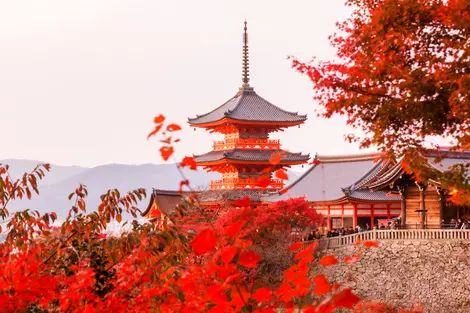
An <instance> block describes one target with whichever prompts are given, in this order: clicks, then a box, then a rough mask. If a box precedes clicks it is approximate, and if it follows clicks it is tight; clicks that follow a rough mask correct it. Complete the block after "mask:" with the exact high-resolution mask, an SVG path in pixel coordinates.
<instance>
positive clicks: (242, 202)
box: [235, 197, 251, 207]
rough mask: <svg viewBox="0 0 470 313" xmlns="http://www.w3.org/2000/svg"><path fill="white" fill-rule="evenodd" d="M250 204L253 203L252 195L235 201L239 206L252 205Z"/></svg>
mask: <svg viewBox="0 0 470 313" xmlns="http://www.w3.org/2000/svg"><path fill="white" fill-rule="evenodd" d="M250 205H251V199H250V197H244V198H243V199H241V200H237V201H235V206H238V207H245V206H250Z"/></svg>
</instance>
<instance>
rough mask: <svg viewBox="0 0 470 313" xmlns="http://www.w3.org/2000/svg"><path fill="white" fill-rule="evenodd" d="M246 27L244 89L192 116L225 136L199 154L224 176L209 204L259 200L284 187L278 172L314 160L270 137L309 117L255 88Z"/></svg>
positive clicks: (207, 197) (206, 198)
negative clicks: (274, 100)
mask: <svg viewBox="0 0 470 313" xmlns="http://www.w3.org/2000/svg"><path fill="white" fill-rule="evenodd" d="M244 30H245V31H244V34H243V62H242V64H243V66H242V83H243V84H242V87H241V88H239V90H238V92H237V94H236V95H235V96H233V97H232V98H231V99H229V100H228V101H227V102H225V103H224V104H222V105H221V106H219V107H218V108H216V109H214V110H213V111H211V112H209V113H206V114H203V115H197V116H196V117H195V118H189V119H188V123H189V124H190V125H191V126H193V127H200V128H205V129H207V130H209V131H210V132H211V133H213V132H218V133H221V134H223V135H224V140H223V141H216V142H214V145H213V150H212V151H211V152H208V153H206V154H203V155H196V156H194V158H195V160H196V163H197V164H198V166H203V167H204V168H205V169H206V170H207V171H216V172H219V173H221V174H222V178H221V179H220V180H216V181H212V182H211V183H210V192H205V193H202V194H201V197H200V201H201V202H202V203H204V204H206V205H210V204H220V203H221V202H224V203H226V202H231V201H236V200H240V199H243V198H245V197H249V198H250V200H251V201H253V202H259V201H260V200H261V198H262V197H263V196H264V195H266V194H268V193H269V192H270V191H279V190H281V189H282V188H283V187H284V183H283V181H282V180H279V179H275V178H274V177H273V173H274V172H275V171H276V170H279V169H285V168H288V167H290V166H291V165H297V164H303V163H305V162H307V160H308V159H309V155H304V154H301V153H291V152H288V151H284V150H282V149H281V143H280V141H279V140H274V139H270V133H273V132H277V131H282V130H283V129H284V128H287V127H291V126H296V125H300V124H303V123H304V122H305V120H306V119H307V116H306V115H299V114H297V113H294V112H288V111H285V110H283V109H281V108H279V107H277V106H275V105H273V104H271V103H270V102H268V101H267V100H265V99H264V98H262V97H260V96H259V95H258V94H257V93H256V92H255V91H254V89H253V87H251V86H250V84H249V81H250V78H249V58H248V34H247V27H246V21H245V28H244ZM273 159H276V161H275V162H273ZM273 163H275V164H273ZM260 182H263V183H260Z"/></svg>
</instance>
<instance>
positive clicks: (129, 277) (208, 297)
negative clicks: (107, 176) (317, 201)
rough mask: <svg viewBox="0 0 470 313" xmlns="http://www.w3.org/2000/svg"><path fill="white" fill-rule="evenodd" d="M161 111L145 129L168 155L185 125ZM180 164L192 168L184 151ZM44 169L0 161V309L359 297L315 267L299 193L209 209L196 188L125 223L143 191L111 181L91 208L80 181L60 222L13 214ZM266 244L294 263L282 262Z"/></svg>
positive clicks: (322, 305)
mask: <svg viewBox="0 0 470 313" xmlns="http://www.w3.org/2000/svg"><path fill="white" fill-rule="evenodd" d="M164 121H165V118H164V117H163V116H158V117H156V118H155V123H156V127H155V129H154V130H153V131H152V133H151V134H150V135H149V136H150V137H152V136H158V135H159V134H160V135H163V136H166V138H164V139H162V140H160V141H161V142H162V143H164V144H165V146H164V147H165V149H163V150H162V149H160V153H161V154H162V157H163V158H164V159H168V157H169V155H168V151H174V147H173V144H174V143H175V141H174V140H173V139H171V138H169V137H171V134H170V133H172V132H174V131H177V130H179V129H180V127H179V126H177V125H175V124H170V125H169V126H166V127H165V124H164ZM162 129H166V132H163V131H162ZM160 132H161V133H160ZM176 142H177V141H176ZM179 166H181V167H186V166H187V167H189V168H191V169H195V166H194V160H191V158H189V157H187V158H185V159H183V161H182V162H181V163H180V164H179ZM49 169H50V167H49V165H47V164H46V165H40V166H38V167H37V168H36V169H35V170H34V171H33V172H32V173H29V174H25V175H24V176H23V177H22V178H20V179H16V180H13V179H12V178H11V177H10V174H9V171H8V167H7V166H4V165H0V205H1V207H0V213H1V216H2V218H3V220H4V224H6V230H5V233H6V239H5V240H4V241H3V242H2V243H0V261H1V264H2V266H1V267H0V307H1V308H2V310H1V311H2V312H37V313H43V312H211V313H215V312H221V313H222V312H258V313H274V312H278V310H279V309H282V310H284V312H294V311H295V310H300V311H301V312H312V313H313V312H318V313H320V312H325V313H326V312H332V311H333V310H334V309H335V308H345V309H352V308H354V306H355V305H356V304H357V303H359V302H360V299H359V297H357V296H356V295H355V294H354V292H353V291H352V290H351V289H350V288H344V287H342V286H341V285H340V284H338V283H334V282H330V281H328V279H327V278H326V277H325V276H323V275H315V274H314V273H313V272H312V267H311V266H310V264H311V263H312V262H315V256H314V253H315V248H316V246H317V243H316V242H313V243H312V242H310V243H308V244H305V243H303V242H298V241H297V240H298V239H299V237H301V236H302V234H303V233H302V232H306V231H308V230H309V229H310V228H312V227H315V226H317V225H319V223H321V222H322V220H321V216H319V215H317V213H316V212H315V210H313V209H311V208H309V206H308V203H307V202H306V201H304V200H303V199H291V200H288V201H281V202H278V203H275V204H273V205H269V206H253V205H251V203H250V201H249V199H243V200H240V201H237V202H238V203H237V207H236V208H235V207H225V208H223V209H222V208H221V209H220V210H217V211H210V210H206V209H204V208H203V207H201V206H200V205H199V204H198V200H197V195H191V196H189V197H188V198H187V199H186V201H185V202H184V203H182V204H181V205H179V206H178V207H177V208H175V211H174V212H173V213H171V214H169V215H163V214H162V213H159V214H156V215H154V216H156V219H154V220H152V221H146V222H143V223H142V222H138V220H137V219H134V220H132V221H126V222H124V221H123V220H122V219H123V217H122V216H123V214H124V212H127V213H129V214H130V215H132V216H133V217H134V218H136V217H137V214H138V212H139V210H138V208H137V207H136V205H137V203H138V202H139V201H141V200H142V199H143V198H144V197H145V196H146V193H145V190H143V189H137V190H134V191H131V192H129V193H126V194H121V193H120V192H119V191H118V190H109V191H108V192H107V193H105V194H103V195H102V196H101V204H100V205H99V206H98V207H97V208H93V210H92V211H89V209H88V208H87V205H86V203H87V201H86V198H87V195H88V192H87V188H86V186H84V185H79V186H78V187H77V188H76V190H75V191H73V192H72V193H71V194H70V195H69V200H71V208H70V209H69V210H68V216H67V218H66V220H65V221H63V222H62V223H61V224H60V225H59V226H54V225H53V223H54V222H55V221H56V218H57V216H56V214H55V213H50V214H44V215H41V214H39V213H38V212H31V211H28V210H26V211H22V212H15V213H10V212H8V210H7V205H8V203H9V201H10V200H12V199H16V198H22V197H25V196H26V197H28V198H30V197H31V196H32V192H31V190H33V191H34V192H35V193H39V190H38V188H37V182H38V180H39V179H41V178H42V177H43V176H44V175H45V172H46V171H48V170H49ZM183 182H184V184H187V183H188V182H187V181H186V180H185V179H183ZM113 221H114V222H117V223H122V225H123V227H124V228H123V231H122V233H121V234H120V235H116V236H110V235H107V234H106V229H107V227H108V225H109V223H111V222H113ZM296 241H297V242H296ZM279 242H281V243H282V244H281V245H276V243H279ZM358 245H363V246H364V247H365V248H375V247H376V244H375V243H373V242H364V243H358ZM269 247H274V248H275V249H277V251H275V252H274V254H276V252H277V254H283V255H284V256H285V257H286V258H287V260H288V262H287V263H282V264H281V265H280V264H279V263H276V260H275V258H273V251H272V249H271V250H269ZM266 248H268V249H267V250H266ZM281 248H282V249H281ZM359 257H360V255H359V254H355V255H351V256H350V258H349V259H348V258H347V259H345V260H344V261H341V262H346V263H350V264H351V263H354V262H355V261H356V260H357V259H358V258H359ZM338 262H340V261H338V260H337V259H336V258H335V257H334V256H332V255H327V256H323V257H322V258H321V259H320V260H319V263H320V264H322V265H324V266H334V265H335V264H337V263H338ZM273 268H275V270H274V271H273ZM269 275H271V276H273V275H274V276H276V280H275V281H274V283H273V281H270V280H266V279H265V278H266V276H269ZM296 312H297V311H296Z"/></svg>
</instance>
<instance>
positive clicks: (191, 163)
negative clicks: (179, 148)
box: [180, 157, 197, 171]
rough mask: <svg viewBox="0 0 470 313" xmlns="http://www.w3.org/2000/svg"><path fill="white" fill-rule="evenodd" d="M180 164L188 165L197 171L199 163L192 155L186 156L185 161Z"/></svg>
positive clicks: (182, 165)
mask: <svg viewBox="0 0 470 313" xmlns="http://www.w3.org/2000/svg"><path fill="white" fill-rule="evenodd" d="M180 166H181V167H186V166H188V167H189V169H191V170H193V171H195V170H197V163H196V160H195V159H194V158H192V157H184V158H183V161H181V163H180Z"/></svg>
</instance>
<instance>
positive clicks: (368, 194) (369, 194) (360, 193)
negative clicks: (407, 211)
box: [347, 189, 401, 202]
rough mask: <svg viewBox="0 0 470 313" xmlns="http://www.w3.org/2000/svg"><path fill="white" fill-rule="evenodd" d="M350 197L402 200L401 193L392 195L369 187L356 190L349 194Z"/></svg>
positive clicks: (370, 199) (369, 199) (357, 198)
mask: <svg viewBox="0 0 470 313" xmlns="http://www.w3.org/2000/svg"><path fill="white" fill-rule="evenodd" d="M347 198H348V199H355V200H366V201H381V202H383V201H400V200H401V196H400V195H390V194H388V193H386V192H384V191H372V190H368V189H362V190H354V191H353V192H351V193H350V194H348V195H347Z"/></svg>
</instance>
